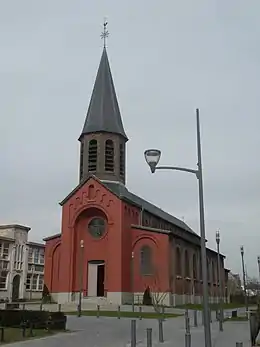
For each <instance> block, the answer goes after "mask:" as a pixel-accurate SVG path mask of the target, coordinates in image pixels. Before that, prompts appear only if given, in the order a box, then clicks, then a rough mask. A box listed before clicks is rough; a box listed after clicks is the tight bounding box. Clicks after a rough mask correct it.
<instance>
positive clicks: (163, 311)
mask: <svg viewBox="0 0 260 347" xmlns="http://www.w3.org/2000/svg"><path fill="white" fill-rule="evenodd" d="M162 318H163V320H164V319H165V308H164V306H162Z"/></svg>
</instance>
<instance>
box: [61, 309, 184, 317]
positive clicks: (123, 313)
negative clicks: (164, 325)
mask: <svg viewBox="0 0 260 347" xmlns="http://www.w3.org/2000/svg"><path fill="white" fill-rule="evenodd" d="M65 314H66V315H68V316H69V315H73V316H76V315H77V314H78V312H67V313H65ZM81 314H82V316H92V317H96V316H97V311H96V310H91V311H90V310H89V311H82V312H81ZM99 316H100V317H115V318H118V311H102V310H100V311H99ZM140 316H141V317H142V318H148V319H158V318H160V317H162V315H160V314H158V313H157V312H141V313H139V312H132V311H120V318H140ZM179 316H180V315H178V314H173V313H165V314H164V316H163V317H164V318H175V317H179Z"/></svg>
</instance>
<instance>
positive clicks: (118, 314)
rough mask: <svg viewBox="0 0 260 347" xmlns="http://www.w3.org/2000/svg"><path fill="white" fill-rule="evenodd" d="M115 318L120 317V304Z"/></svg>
mask: <svg viewBox="0 0 260 347" xmlns="http://www.w3.org/2000/svg"><path fill="white" fill-rule="evenodd" d="M117 318H118V319H120V305H118V307H117Z"/></svg>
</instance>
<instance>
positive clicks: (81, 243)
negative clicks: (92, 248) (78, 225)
mask: <svg viewBox="0 0 260 347" xmlns="http://www.w3.org/2000/svg"><path fill="white" fill-rule="evenodd" d="M80 247H81V248H83V247H84V240H80Z"/></svg>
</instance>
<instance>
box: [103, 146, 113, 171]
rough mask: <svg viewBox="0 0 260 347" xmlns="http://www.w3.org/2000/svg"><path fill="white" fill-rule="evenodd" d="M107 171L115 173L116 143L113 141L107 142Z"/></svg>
mask: <svg viewBox="0 0 260 347" xmlns="http://www.w3.org/2000/svg"><path fill="white" fill-rule="evenodd" d="M105 170H106V171H109V172H113V171H114V143H113V141H112V140H106V144H105Z"/></svg>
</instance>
